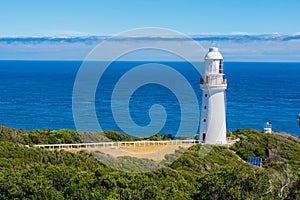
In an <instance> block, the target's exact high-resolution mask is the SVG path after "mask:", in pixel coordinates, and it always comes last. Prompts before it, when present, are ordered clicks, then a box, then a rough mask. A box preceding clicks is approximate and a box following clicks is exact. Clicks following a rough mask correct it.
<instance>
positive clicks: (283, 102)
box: [0, 61, 300, 135]
mask: <svg viewBox="0 0 300 200" xmlns="http://www.w3.org/2000/svg"><path fill="white" fill-rule="evenodd" d="M161 63H162V64H164V65H167V66H170V67H172V68H174V69H176V70H177V71H178V72H180V73H181V74H182V75H183V76H184V77H185V78H186V80H187V81H188V82H189V83H190V84H191V86H192V88H193V90H194V92H195V95H196V97H197V99H198V103H199V106H200V107H201V97H202V93H201V90H200V87H199V79H200V75H199V74H198V73H196V71H195V69H193V68H192V67H190V64H189V63H184V62H161ZM81 64H82V62H80V61H0V91H1V95H0V125H4V126H9V127H14V128H18V129H25V130H32V129H44V128H50V129H62V128H68V129H76V126H75V123H74V120H73V113H72V92H73V85H74V81H75V78H76V74H77V72H78V70H79V68H80V66H81ZM141 64H143V62H115V63H113V64H112V65H111V67H110V68H109V69H108V71H107V72H105V74H104V75H105V77H103V78H101V80H100V82H99V85H98V87H97V93H96V99H95V102H94V103H95V109H96V113H97V117H98V121H99V124H101V127H102V128H103V129H105V130H108V129H109V130H117V131H121V132H123V130H122V129H120V127H119V126H118V125H117V124H116V123H115V121H114V120H115V119H114V117H113V114H112V111H111V105H110V98H111V95H112V91H113V89H114V86H115V84H116V83H117V81H118V80H119V79H120V77H122V74H124V73H125V72H126V71H128V70H129V69H131V68H133V67H135V66H138V65H141ZM224 73H225V74H226V78H227V79H228V88H227V90H226V102H227V103H226V105H227V106H226V112H227V129H228V130H231V131H233V130H236V129H244V128H252V129H257V130H262V129H263V126H264V123H265V122H267V121H271V122H272V125H273V130H276V131H280V132H287V133H290V134H295V135H300V126H299V124H298V122H297V117H298V114H300V63H268V62H225V63H224ZM174 81H175V80H174ZM153 104H160V105H162V106H163V107H164V108H165V111H166V113H167V119H166V122H165V124H164V126H163V128H162V129H161V130H159V131H158V132H159V133H162V134H165V133H171V134H176V132H177V130H178V127H179V124H180V121H181V111H180V104H179V103H178V100H177V98H176V95H174V94H173V93H172V92H171V91H170V90H169V89H168V88H166V87H163V86H160V85H159V84H147V85H144V86H142V87H140V88H138V89H137V90H136V91H135V92H134V93H133V95H132V97H131V98H130V103H129V110H130V114H131V117H132V119H133V121H134V122H135V123H136V124H137V125H138V126H146V125H147V124H149V123H150V121H151V119H150V117H149V112H148V110H149V109H150V107H151V106H152V105H153ZM125 122H126V121H125ZM193 134H194V133H191V135H193Z"/></svg>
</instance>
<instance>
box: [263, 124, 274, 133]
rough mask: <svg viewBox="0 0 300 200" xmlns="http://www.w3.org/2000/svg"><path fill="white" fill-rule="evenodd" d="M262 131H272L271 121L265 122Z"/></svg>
mask: <svg viewBox="0 0 300 200" xmlns="http://www.w3.org/2000/svg"><path fill="white" fill-rule="evenodd" d="M264 133H272V122H267V123H266V124H265V127H264Z"/></svg>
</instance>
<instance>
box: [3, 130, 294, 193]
mask: <svg viewBox="0 0 300 200" xmlns="http://www.w3.org/2000/svg"><path fill="white" fill-rule="evenodd" d="M231 136H232V137H233V138H240V141H238V142H236V143H235V144H234V145H232V146H229V147H228V146H213V148H212V149H211V151H210V152H209V153H208V154H207V155H206V156H205V157H201V156H199V155H200V152H201V150H203V149H202V148H203V147H205V145H201V144H197V145H194V146H192V147H190V148H189V149H188V150H186V151H185V152H184V153H183V154H182V155H181V156H180V157H179V158H178V159H177V160H176V161H175V162H173V163H171V164H169V165H168V166H165V167H163V168H161V169H156V170H153V171H151V172H147V173H128V172H123V171H119V170H116V169H112V168H110V167H107V166H106V165H104V164H103V163H101V162H100V161H99V160H98V159H96V157H95V156H94V155H93V153H91V152H87V151H79V152H77V153H72V152H68V151H64V150H51V151H50V150H45V149H35V148H27V147H25V145H31V146H32V145H34V144H48V143H80V142H82V139H84V141H88V140H91V141H95V139H97V140H98V141H101V140H104V141H109V140H110V141H124V140H127V141H130V140H131V141H133V140H140V138H133V137H130V136H126V135H123V134H122V133H118V132H115V131H104V132H101V133H100V132H94V133H88V132H77V131H73V130H67V129H62V130H50V129H44V130H32V131H25V130H18V129H14V128H9V127H4V126H1V127H0V199H299V198H300V172H299V171H300V170H299V169H300V138H299V137H297V136H292V135H288V134H284V133H272V134H264V133H262V132H259V131H255V130H251V129H244V130H236V131H234V132H232V133H231ZM163 138H165V139H171V138H170V137H169V136H165V137H164V136H162V135H159V134H156V135H154V136H153V137H152V136H151V137H149V138H143V139H153V140H157V139H163ZM178 151H180V150H178ZM168 156H171V155H166V157H168ZM248 157H261V158H262V159H263V166H262V167H261V168H259V167H256V166H253V165H250V164H248V163H247V162H246V160H247V158H248ZM120 159H126V160H127V161H128V162H130V159H137V158H132V157H126V158H120ZM151 162H153V161H151V160H145V159H144V160H143V161H141V162H140V166H139V167H149V163H151ZM132 167H134V166H132Z"/></svg>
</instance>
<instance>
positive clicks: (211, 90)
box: [199, 47, 227, 144]
mask: <svg viewBox="0 0 300 200" xmlns="http://www.w3.org/2000/svg"><path fill="white" fill-rule="evenodd" d="M200 87H201V90H202V91H203V96H202V108H201V122H200V137H199V138H200V141H202V142H204V143H208V144H227V140H226V110H225V90H226V88H227V80H226V79H225V78H224V74H223V56H222V55H221V53H220V52H219V49H218V48H216V47H211V48H209V51H208V53H207V54H206V56H205V68H204V77H203V78H201V80H200Z"/></svg>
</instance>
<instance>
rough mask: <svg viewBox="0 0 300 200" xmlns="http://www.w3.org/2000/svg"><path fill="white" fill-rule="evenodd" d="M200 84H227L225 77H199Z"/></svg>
mask: <svg viewBox="0 0 300 200" xmlns="http://www.w3.org/2000/svg"><path fill="white" fill-rule="evenodd" d="M200 84H201V85H204V84H205V85H227V79H226V78H224V79H211V78H206V79H203V78H201V79H200Z"/></svg>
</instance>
